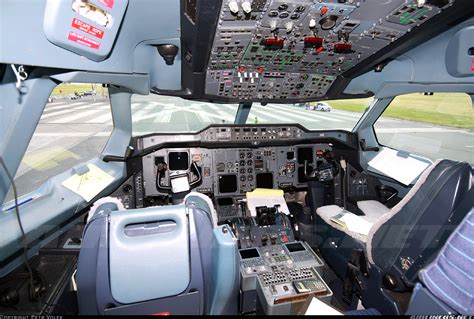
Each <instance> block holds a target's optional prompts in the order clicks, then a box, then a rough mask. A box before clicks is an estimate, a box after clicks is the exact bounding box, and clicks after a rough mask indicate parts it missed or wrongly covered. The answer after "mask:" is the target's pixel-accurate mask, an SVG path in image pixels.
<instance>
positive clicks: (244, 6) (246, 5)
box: [242, 1, 252, 14]
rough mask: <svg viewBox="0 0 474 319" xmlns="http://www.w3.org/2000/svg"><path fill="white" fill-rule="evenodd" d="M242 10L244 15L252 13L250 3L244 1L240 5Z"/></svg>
mask: <svg viewBox="0 0 474 319" xmlns="http://www.w3.org/2000/svg"><path fill="white" fill-rule="evenodd" d="M242 10H244V13H245V14H249V13H250V12H252V5H251V4H250V2H248V1H244V2H243V3H242Z"/></svg>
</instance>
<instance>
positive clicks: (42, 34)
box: [0, 0, 181, 90]
mask: <svg viewBox="0 0 474 319" xmlns="http://www.w3.org/2000/svg"><path fill="white" fill-rule="evenodd" d="M50 2H51V3H50ZM55 2H56V1H47V0H40V1H11V2H9V3H8V6H6V5H2V10H0V20H1V21H2V26H4V27H5V28H8V26H11V27H13V26H14V31H12V32H2V39H1V42H2V47H3V48H8V49H6V50H3V49H2V50H0V61H1V62H2V63H14V64H19V65H21V64H23V65H34V66H41V67H47V68H56V69H70V70H86V71H90V72H110V73H128V74H134V73H141V74H153V73H156V74H155V75H154V76H153V77H152V79H151V80H152V84H153V86H157V87H164V88H166V89H173V90H179V89H181V82H180V78H181V77H180V75H181V63H180V60H181V59H180V57H179V54H178V58H177V60H176V63H174V64H173V65H166V64H165V61H164V60H163V58H162V57H161V56H160V55H159V53H158V50H157V48H156V45H158V44H173V45H176V46H177V47H178V50H180V36H181V32H180V3H179V1H174V0H172V1H154V0H134V1H131V2H130V3H129V4H128V6H124V5H121V4H120V3H119V2H121V1H115V2H113V1H98V0H97V1H90V3H91V4H95V5H97V7H100V8H101V9H104V10H105V11H106V12H107V13H109V14H110V15H111V19H114V16H113V14H115V13H116V12H115V11H117V14H119V17H118V19H117V21H113V22H112V24H111V26H110V28H108V27H103V26H101V25H100V24H98V23H95V22H94V21H93V20H91V19H88V18H87V16H86V17H84V16H81V15H80V14H78V13H75V12H73V6H72V4H73V3H74V2H75V1H64V3H66V2H67V3H68V5H67V6H66V5H61V6H55V7H54V8H53V7H51V8H50V7H49V6H52V5H54V4H55ZM61 2H63V1H61ZM103 3H114V6H113V9H110V8H109V7H107V5H104V4H103ZM125 7H126V8H125ZM115 8H121V10H118V9H117V10H115ZM122 11H123V13H124V16H123V21H120V20H121V19H120V18H121V16H120V15H121V14H122ZM51 15H52V16H51ZM20 17H23V18H20ZM18 19H21V20H22V21H18ZM48 19H51V20H54V21H56V23H55V24H54V25H52V24H51V23H50V22H47V21H46V22H45V20H48ZM78 20H79V21H80V22H78ZM120 22H121V23H120ZM114 23H115V24H114ZM117 24H119V25H117ZM55 28H56V29H55ZM4 30H5V29H4ZM12 30H13V29H12ZM102 31H103V32H102ZM114 31H115V32H117V37H116V39H109V38H108V34H109V32H112V33H113V32H114ZM64 33H65V34H66V36H64ZM70 33H71V34H72V35H70ZM101 36H102V38H101ZM59 38H60V40H61V41H59ZM112 38H113V37H112ZM48 39H49V40H48ZM50 41H52V42H50ZM58 41H59V42H61V44H62V46H66V48H62V47H60V46H58V45H55V44H54V43H56V44H60V43H59V42H58ZM66 44H67V45H66ZM68 45H69V46H70V47H67V46H68ZM106 47H110V52H107V50H105V51H103V52H102V48H106ZM71 48H72V51H70V49H71ZM73 51H76V52H77V53H75V52H73ZM93 51H97V53H96V54H94V53H91V52H93ZM178 52H179V51H178ZM99 60H101V61H100V62H97V61H99ZM150 61H152V63H150ZM157 70H159V71H160V72H159V73H160V74H159V75H158V72H156V71H157Z"/></svg>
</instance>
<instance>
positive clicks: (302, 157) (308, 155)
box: [298, 147, 313, 164]
mask: <svg viewBox="0 0 474 319" xmlns="http://www.w3.org/2000/svg"><path fill="white" fill-rule="evenodd" d="M304 161H308V164H311V163H313V149H312V148H311V147H302V148H299V149H298V164H304Z"/></svg>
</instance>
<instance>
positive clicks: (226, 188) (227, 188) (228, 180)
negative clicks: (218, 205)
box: [219, 175, 237, 194]
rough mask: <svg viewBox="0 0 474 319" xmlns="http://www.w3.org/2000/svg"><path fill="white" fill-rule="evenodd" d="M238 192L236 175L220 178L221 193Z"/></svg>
mask: <svg viewBox="0 0 474 319" xmlns="http://www.w3.org/2000/svg"><path fill="white" fill-rule="evenodd" d="M236 191H237V176H236V175H220V176H219V192H220V193H222V194H223V193H235V192H236Z"/></svg>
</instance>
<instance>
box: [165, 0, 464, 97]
mask: <svg viewBox="0 0 474 319" xmlns="http://www.w3.org/2000/svg"><path fill="white" fill-rule="evenodd" d="M457 2H460V1H459V0H426V1H425V0H406V1H405V0H390V1H379V0H367V1H356V0H327V1H321V0H298V1H296V0H224V1H222V2H221V3H220V4H216V5H214V8H212V9H214V11H215V12H216V11H217V12H218V16H214V21H212V17H211V16H212V15H209V14H208V15H207V16H206V15H205V14H204V15H201V16H200V15H199V12H200V11H199V10H197V11H196V7H197V8H198V9H199V5H201V6H202V1H201V2H199V1H196V0H194V1H193V0H186V1H185V2H184V14H183V16H182V19H183V20H185V21H182V25H183V27H184V28H183V31H186V30H187V28H186V26H187V24H190V25H193V26H195V28H196V30H200V31H196V37H194V38H193V40H192V39H190V38H189V36H187V35H186V34H185V33H183V35H182V44H183V53H182V58H183V65H184V64H186V63H189V64H191V65H193V66H194V67H193V69H194V70H193V71H194V74H193V76H196V74H197V73H198V72H196V71H201V72H199V77H200V79H201V80H202V82H205V83H204V88H201V89H200V88H199V85H195V84H194V85H193V87H194V88H193V89H191V92H192V93H191V96H189V98H205V99H210V100H215V101H219V100H220V101H227V102H236V101H257V102H258V101H261V102H281V103H285V102H286V103H288V102H293V103H294V102H296V101H310V100H315V99H318V100H320V99H325V98H328V97H332V98H334V97H336V96H337V95H340V93H341V92H342V90H343V89H344V87H345V85H347V82H348V78H351V77H353V76H350V75H351V72H352V73H354V70H357V69H359V70H360V69H361V68H362V67H363V66H367V65H368V64H370V63H372V62H374V61H375V60H376V59H379V60H382V61H383V60H386V59H387V58H389V57H390V56H391V55H393V54H395V53H400V52H399V51H400V50H398V49H400V48H401V47H403V46H404V44H406V43H407V42H411V43H412V45H413V44H414V42H417V41H413V39H414V37H416V34H417V33H418V34H419V33H420V32H421V31H422V30H423V32H424V33H425V34H426V31H430V30H431V29H432V26H431V24H433V22H434V20H436V19H434V18H436V17H437V18H442V17H446V16H447V15H448V14H449V13H450V12H451V11H450V10H452V8H453V7H456V5H457V4H458V3H457ZM461 6H462V5H461ZM207 9H210V8H207ZM201 11H202V12H209V11H211V10H208V11H206V10H204V7H203V10H201ZM451 13H452V12H451ZM214 14H216V13H214ZM206 19H207V20H206ZM429 21H430V26H428V24H427V22H429ZM205 22H209V23H208V25H210V26H209V27H205V28H207V29H206V30H207V31H208V32H210V33H211V36H212V35H213V39H211V40H210V41H209V44H208V45H209V50H208V51H210V52H208V56H206V57H202V60H204V61H202V62H201V63H198V62H196V61H193V59H195V58H196V57H195V56H194V55H193V53H192V52H193V49H195V48H196V44H193V43H192V42H193V41H201V40H204V39H205V37H204V36H203V35H202V34H201V36H202V37H201V38H200V37H199V36H200V35H199V33H200V32H201V33H202V31H204V30H203V29H202V28H203V27H204V26H203V24H204V23H205ZM211 22H214V23H211ZM422 28H426V29H422ZM420 29H421V30H420ZM189 30H191V29H189ZM431 31H432V30H431ZM208 38H209V35H208ZM409 39H412V40H409ZM418 40H419V39H418ZM201 42H202V41H201ZM201 42H200V44H199V45H198V46H197V47H200V48H202V47H203V46H204V43H201ZM211 43H212V45H211ZM395 49H397V50H395ZM381 53H383V55H382V54H381ZM381 58H382V59H381ZM199 64H201V66H202V70H198V69H199V67H197V68H195V66H196V65H199ZM183 72H184V73H183V77H184V75H185V74H186V67H184V69H183ZM352 75H354V74H352ZM183 81H184V82H186V81H185V80H183ZM184 84H185V86H186V83H184ZM201 90H202V91H201ZM199 91H201V92H199ZM156 92H157V93H160V92H159V90H156Z"/></svg>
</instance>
